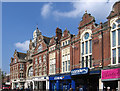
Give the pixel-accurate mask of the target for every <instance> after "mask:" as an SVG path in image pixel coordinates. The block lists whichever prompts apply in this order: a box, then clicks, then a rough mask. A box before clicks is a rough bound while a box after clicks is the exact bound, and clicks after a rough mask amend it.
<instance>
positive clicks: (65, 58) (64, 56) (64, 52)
mask: <svg viewBox="0 0 120 91" xmlns="http://www.w3.org/2000/svg"><path fill="white" fill-rule="evenodd" d="M68 61H70V47H67V48H64V49H62V66H61V67H62V73H66V72H70V69H69V66H70V64H68ZM66 62H67V65H66ZM63 63H64V66H63ZM66 68H67V69H66ZM63 69H64V70H63Z"/></svg>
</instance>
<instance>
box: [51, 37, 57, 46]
mask: <svg viewBox="0 0 120 91" xmlns="http://www.w3.org/2000/svg"><path fill="white" fill-rule="evenodd" d="M54 43H56V41H55V37H52V39H51V40H50V43H49V45H52V44H54Z"/></svg>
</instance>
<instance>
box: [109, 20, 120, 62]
mask: <svg viewBox="0 0 120 91" xmlns="http://www.w3.org/2000/svg"><path fill="white" fill-rule="evenodd" d="M111 27H112V28H111V64H118V63H120V29H119V27H120V19H115V20H114V21H113V22H112V23H111Z"/></svg>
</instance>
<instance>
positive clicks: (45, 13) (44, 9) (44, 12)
mask: <svg viewBox="0 0 120 91" xmlns="http://www.w3.org/2000/svg"><path fill="white" fill-rule="evenodd" d="M51 9H52V3H47V4H44V5H43V7H42V9H41V15H42V16H43V17H44V18H46V17H48V16H49V14H50V12H51Z"/></svg>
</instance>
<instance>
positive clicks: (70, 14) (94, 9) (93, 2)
mask: <svg viewBox="0 0 120 91" xmlns="http://www.w3.org/2000/svg"><path fill="white" fill-rule="evenodd" d="M115 1H117V0H80V1H79V2H70V3H71V5H70V7H72V8H73V9H72V10H70V11H64V12H63V11H60V10H57V9H56V8H55V7H54V8H53V6H52V5H53V4H54V3H52V4H50V3H47V4H45V5H44V6H43V8H42V12H41V14H42V16H44V17H47V16H48V15H50V14H51V15H53V16H55V17H57V19H58V18H61V17H65V18H78V17H82V15H83V14H84V13H85V11H86V10H87V11H88V13H91V14H92V16H96V17H97V18H98V19H99V20H100V19H101V21H102V20H105V19H106V17H107V16H108V14H109V13H110V11H111V10H112V5H113V4H114V3H115ZM51 8H52V9H51ZM65 10H66V9H65Z"/></svg>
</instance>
